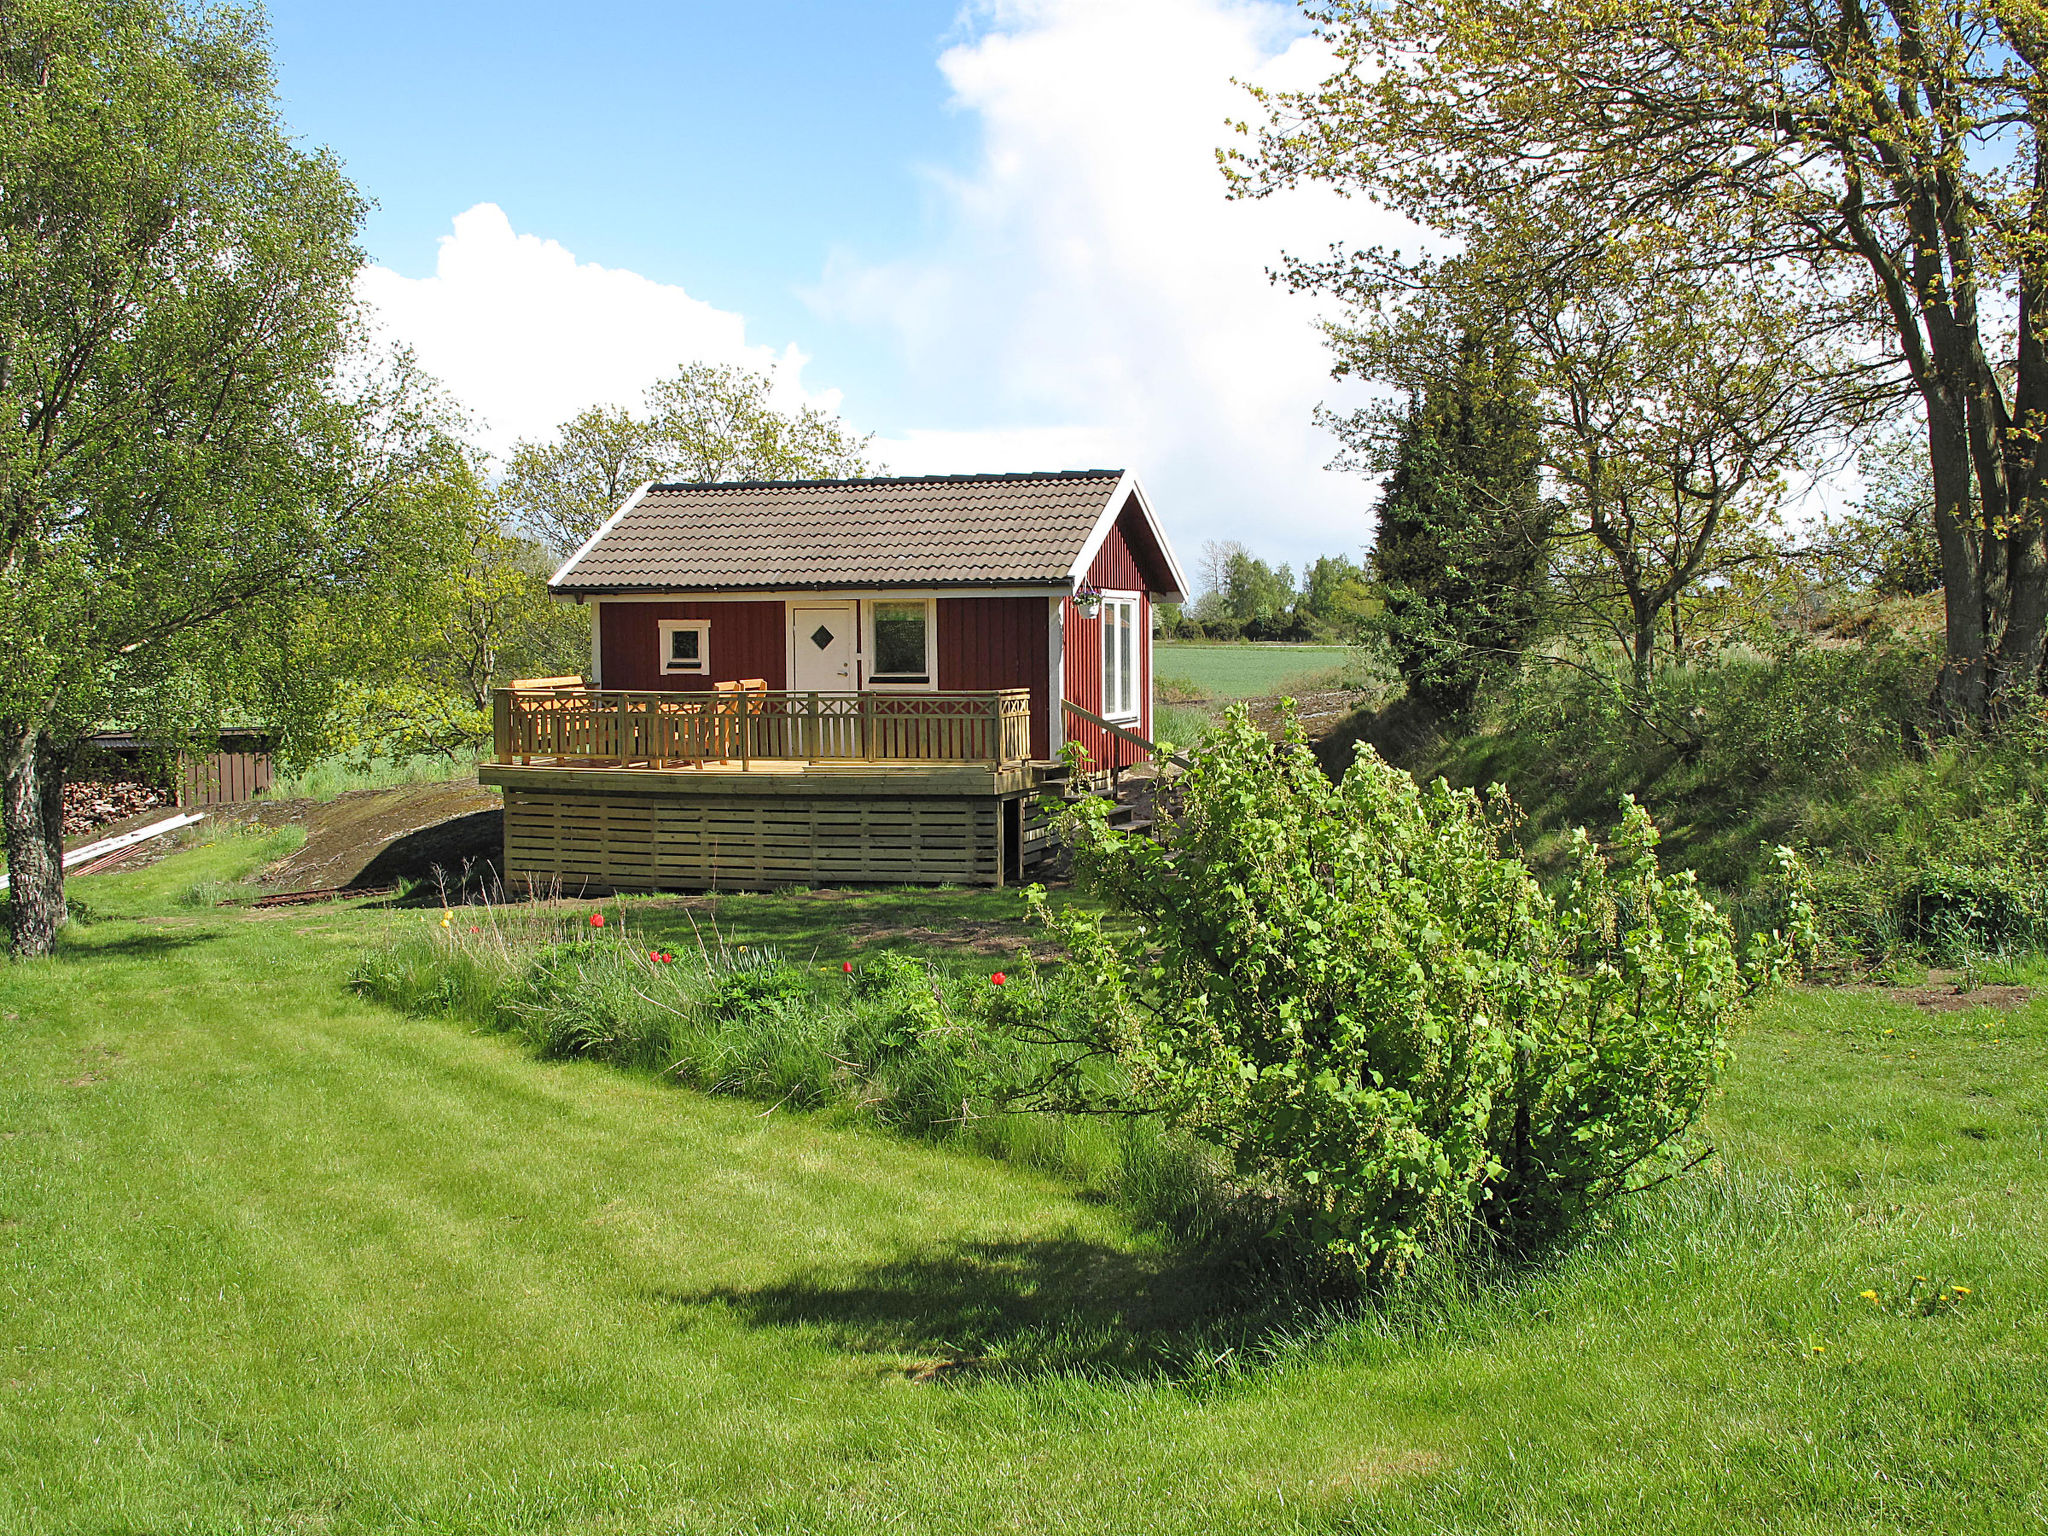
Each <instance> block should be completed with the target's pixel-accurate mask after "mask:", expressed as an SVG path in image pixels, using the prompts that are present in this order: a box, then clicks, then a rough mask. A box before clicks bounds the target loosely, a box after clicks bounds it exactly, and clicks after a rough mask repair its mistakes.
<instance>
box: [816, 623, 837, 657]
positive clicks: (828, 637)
mask: <svg viewBox="0 0 2048 1536" xmlns="http://www.w3.org/2000/svg"><path fill="white" fill-rule="evenodd" d="M834 638H835V636H834V635H833V633H832V631H831V630H829V629H827V628H826V627H825V626H824V625H822V624H820V625H819V626H818V627H817V628H816V629H814V630H812V631H811V644H813V645H815V646H816V647H817V648H818V649H819V650H821V651H822V650H823V649H825V647H826V646H828V645H830V644H831V643H832V641H833V640H834Z"/></svg>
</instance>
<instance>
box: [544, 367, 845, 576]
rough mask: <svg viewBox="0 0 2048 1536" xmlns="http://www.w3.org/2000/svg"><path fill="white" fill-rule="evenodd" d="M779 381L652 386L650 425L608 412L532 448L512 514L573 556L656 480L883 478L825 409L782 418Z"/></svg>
mask: <svg viewBox="0 0 2048 1536" xmlns="http://www.w3.org/2000/svg"><path fill="white" fill-rule="evenodd" d="M774 384H775V381H774V379H773V378H772V377H771V376H769V375H768V374H765V373H756V372H754V371H752V370H751V369H746V368H738V367H733V366H731V365H727V364H715V363H690V364H687V365H685V366H684V367H682V368H680V369H678V370H677V371H676V373H675V374H674V375H673V376H672V377H670V378H666V379H662V380H660V381H659V382H657V383H655V384H654V385H652V386H651V387H650V388H649V389H648V391H647V394H646V398H645V409H644V412H643V414H641V415H638V416H635V415H633V414H632V413H630V412H627V411H621V410H616V409H612V408H609V407H598V408H595V409H592V410H588V411H585V412H583V413H582V414H581V415H579V416H577V417H576V418H574V419H573V420H571V421H568V422H566V423H564V424H563V426H562V428H561V430H560V432H559V433H558V434H557V436H556V439H555V441H554V442H551V443H530V442H521V443H519V444H518V445H517V446H516V447H515V448H514V449H513V451H512V457H511V460H510V463H509V464H508V466H507V470H506V476H505V485H504V494H505V500H506V503H507V505H508V506H509V507H511V508H512V509H513V511H514V512H515V513H516V514H517V515H518V516H519V517H520V519H521V520H522V521H523V522H524V523H525V524H526V526H527V527H529V528H531V529H532V530H533V531H534V533H535V534H536V535H537V536H538V537H539V538H541V539H542V540H543V541H544V542H545V543H546V544H547V545H548V547H549V548H551V549H553V550H555V551H556V552H557V553H558V554H563V555H566V554H568V553H569V552H570V551H572V550H574V549H575V548H577V547H578V546H579V545H580V544H582V543H583V541H584V540H585V539H587V538H589V537H590V535H591V534H593V533H595V532H596V531H597V528H598V526H599V525H600V524H601V523H603V521H604V520H605V519H606V518H607V517H609V516H610V515H611V514H612V513H613V512H615V511H617V510H618V507H619V504H620V503H621V502H623V501H624V500H625V499H626V497H627V496H628V495H629V494H630V493H631V492H632V491H633V490H634V489H635V488H636V487H638V486H639V485H641V484H642V483H644V482H645V481H648V480H652V479H658V478H668V479H676V480H686V481H693V482H708V481H716V480H830V479H841V478H847V477H852V476H858V475H869V474H875V473H878V472H879V466H876V465H873V464H871V463H870V462H869V460H868V457H867V448H868V444H869V442H870V441H871V440H872V439H871V438H869V437H860V436H856V435H855V434H854V433H853V431H852V430H851V429H850V428H848V427H847V426H846V424H845V423H844V422H842V421H840V420H839V418H838V417H836V416H834V415H832V414H831V413H830V412H828V411H822V410H820V409H818V408H817V407H816V406H812V405H806V406H800V407H798V408H797V409H796V410H794V411H782V410H778V409H776V407H775V406H774V404H773V403H772V401H771V396H772V394H773V391H774Z"/></svg>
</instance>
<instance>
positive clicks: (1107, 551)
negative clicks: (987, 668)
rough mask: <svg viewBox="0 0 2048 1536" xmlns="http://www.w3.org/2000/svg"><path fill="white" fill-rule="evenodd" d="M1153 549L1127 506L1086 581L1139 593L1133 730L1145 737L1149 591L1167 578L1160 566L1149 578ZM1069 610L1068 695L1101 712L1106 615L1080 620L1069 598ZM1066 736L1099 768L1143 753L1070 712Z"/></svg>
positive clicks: (1132, 508)
mask: <svg viewBox="0 0 2048 1536" xmlns="http://www.w3.org/2000/svg"><path fill="white" fill-rule="evenodd" d="M1134 533H1135V535H1136V536H1137V537H1138V538H1139V539H1140V540H1141V541H1142V542H1143V544H1144V546H1145V547H1144V549H1143V550H1138V549H1134V548H1133V545H1132V538H1133V534H1134ZM1150 551H1151V544H1150V540H1149V538H1148V537H1146V536H1145V534H1144V524H1143V519H1142V518H1140V517H1139V515H1138V511H1137V508H1136V507H1135V506H1129V507H1126V508H1125V509H1124V511H1123V513H1122V515H1121V516H1119V517H1118V518H1117V520H1116V523H1115V525H1114V526H1113V527H1112V528H1111V529H1110V530H1109V537H1108V538H1106V539H1104V540H1103V541H1102V548H1101V549H1100V550H1098V551H1097V552H1096V555H1095V558H1094V560H1093V561H1091V562H1090V563H1089V566H1088V580H1089V582H1090V583H1091V584H1093V585H1094V586H1095V587H1097V588H1099V589H1100V590H1102V591H1104V592H1136V593H1137V594H1138V723H1137V725H1136V726H1135V727H1133V728H1134V729H1135V730H1136V731H1137V733H1138V734H1139V735H1140V736H1145V737H1149V736H1151V734H1152V689H1151V687H1150V686H1149V685H1150V681H1151V677H1152V600H1151V598H1150V597H1149V596H1147V595H1146V593H1147V591H1148V589H1150V588H1151V587H1154V586H1157V585H1163V584H1164V582H1165V580H1166V577H1165V574H1164V572H1163V570H1159V569H1158V567H1157V566H1156V565H1155V566H1154V571H1155V577H1156V579H1148V578H1147V576H1146V573H1145V570H1144V569H1143V568H1142V567H1141V559H1140V557H1141V555H1149V554H1150ZM1146 563H1151V562H1150V561H1147V562H1146ZM1065 611H1066V620H1067V652H1066V654H1067V697H1068V698H1069V699H1071V700H1072V701H1073V702H1074V703H1076V704H1078V705H1080V706H1081V707H1082V708H1083V709H1092V710H1094V711H1095V713H1096V714H1098V715H1099V714H1102V713H1103V708H1102V618H1101V616H1100V615H1099V614H1098V615H1097V616H1096V617H1095V618H1092V619H1084V618H1082V617H1081V615H1080V614H1079V613H1077V612H1075V610H1074V605H1073V603H1071V602H1069V603H1068V604H1067V605H1066V610H1065ZM1067 739H1068V740H1069V741H1078V742H1080V743H1081V745H1082V746H1084V747H1086V748H1087V749H1088V756H1089V760H1090V761H1091V762H1092V763H1094V765H1095V766H1096V767H1098V768H1111V767H1118V768H1120V767H1124V766H1127V765H1128V764H1131V763H1135V762H1137V761H1138V760H1139V759H1140V758H1142V757H1143V756H1144V755H1145V754H1144V753H1143V752H1142V751H1140V750H1139V749H1138V748H1136V747H1134V746H1132V745H1131V744H1130V743H1129V742H1127V741H1124V740H1123V739H1122V738H1120V737H1116V736H1112V735H1110V734H1109V732H1107V731H1105V730H1103V729H1102V728H1101V727H1100V726H1097V725H1090V724H1089V723H1088V722H1087V721H1086V720H1082V719H1080V718H1079V717H1077V716H1074V715H1068V716H1067Z"/></svg>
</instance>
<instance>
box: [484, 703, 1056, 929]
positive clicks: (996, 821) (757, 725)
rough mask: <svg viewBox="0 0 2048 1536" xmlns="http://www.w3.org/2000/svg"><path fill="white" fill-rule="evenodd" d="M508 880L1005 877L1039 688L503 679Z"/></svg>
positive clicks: (631, 886) (501, 781)
mask: <svg viewBox="0 0 2048 1536" xmlns="http://www.w3.org/2000/svg"><path fill="white" fill-rule="evenodd" d="M496 725H497V730H496V738H497V739H496V743H495V745H496V748H497V751H496V754H495V756H496V758H497V760H496V761H495V762H487V763H483V764H481V765H480V766H479V768H478V772H477V776H478V778H480V779H481V780H482V781H483V782H484V783H486V784H495V785H498V786H500V787H501V788H502V789H503V790H504V791H505V871H506V874H507V876H508V878H511V879H514V880H519V881H525V882H527V883H530V884H536V885H549V886H559V887H560V888H561V889H563V890H565V891H606V890H661V889H684V890H690V889H707V888H715V889H726V890H748V889H752V890H758V889H767V888H772V887H775V886H782V885H833V884H869V883H874V884H914V885H935V884H941V883H952V884H959V885H1000V884H1002V883H1003V881H1004V880H1005V878H1006V876H1007V875H1009V874H1011V873H1014V871H1015V869H1016V868H1017V864H1018V855H1019V847H1020V843H1021V841H1022V840H1023V839H1024V838H1025V837H1026V836H1027V835H1028V833H1027V830H1026V818H1025V814H1024V807H1023V801H1024V799H1025V798H1026V797H1027V796H1028V795H1029V794H1030V793H1031V792H1032V791H1034V790H1035V789H1037V788H1038V787H1039V785H1040V784H1041V783H1042V782H1043V779H1044V776H1045V774H1046V773H1047V772H1048V771H1050V770H1051V769H1052V768H1053V767H1054V766H1055V765H1053V764H1051V763H1043V762H1032V761H1031V760H1030V759H1029V744H1030V740H1031V712H1030V696H1029V694H1028V693H1026V692H1025V691H1024V690H1023V689H1002V690H997V691H993V692H985V693H919V694H875V693H865V694H812V693H773V692H764V691H755V692H752V693H746V694H736V693H725V694H710V693H702V692H698V693H638V692H626V691H621V690H600V689H582V688H576V689H560V690H550V691H534V690H524V689H523V690H519V691H518V692H516V693H515V692H513V691H511V690H506V691H504V692H501V693H500V694H499V695H498V699H497V710H496Z"/></svg>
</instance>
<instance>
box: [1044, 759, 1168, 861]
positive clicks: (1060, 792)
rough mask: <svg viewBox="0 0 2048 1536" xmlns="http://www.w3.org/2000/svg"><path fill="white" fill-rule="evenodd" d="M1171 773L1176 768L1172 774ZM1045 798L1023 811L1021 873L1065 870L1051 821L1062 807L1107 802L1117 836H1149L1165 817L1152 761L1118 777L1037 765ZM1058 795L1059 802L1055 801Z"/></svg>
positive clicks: (1059, 765) (1066, 767) (1063, 765)
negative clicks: (1098, 801)
mask: <svg viewBox="0 0 2048 1536" xmlns="http://www.w3.org/2000/svg"><path fill="white" fill-rule="evenodd" d="M1168 771H1169V772H1172V771H1173V770H1172V769H1169V770H1168ZM1038 783H1039V787H1040V791H1041V794H1040V796H1039V797H1038V798H1037V799H1035V800H1034V801H1031V802H1028V803H1027V804H1026V805H1025V807H1024V817H1023V822H1024V826H1023V834H1024V835H1023V845H1022V850H1021V851H1022V854H1023V869H1024V872H1025V873H1026V874H1051V873H1057V872H1063V871H1064V868H1065V865H1066V850H1065V849H1064V848H1062V847H1061V846H1060V841H1059V835H1058V831H1057V829H1056V828H1055V827H1054V825H1053V823H1054V820H1055V817H1056V816H1057V814H1058V810H1059V808H1060V806H1062V805H1073V804H1076V803H1078V802H1080V801H1082V800H1089V799H1096V800H1106V801H1108V802H1109V806H1110V810H1109V825H1110V826H1111V827H1112V828H1114V829H1115V830H1116V831H1119V832H1134V833H1139V834H1141V835H1144V836H1147V837H1150V836H1152V835H1154V829H1155V828H1157V827H1158V826H1159V825H1160V823H1161V822H1163V821H1165V820H1166V819H1167V815H1168V813H1167V811H1166V809H1165V807H1164V806H1162V805H1161V804H1160V801H1159V790H1160V787H1161V784H1162V780H1161V778H1160V775H1159V773H1158V772H1157V770H1156V769H1155V768H1154V767H1153V765H1152V764H1150V763H1143V764H1139V765H1138V766H1136V767H1133V768H1126V769H1124V770H1123V771H1122V772H1120V773H1114V774H1111V773H1078V774H1077V773H1076V772H1074V770H1073V769H1071V768H1069V767H1068V766H1067V765H1066V764H1065V763H1052V764H1045V765H1041V766H1040V767H1039V771H1038ZM1055 797H1056V798H1055Z"/></svg>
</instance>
